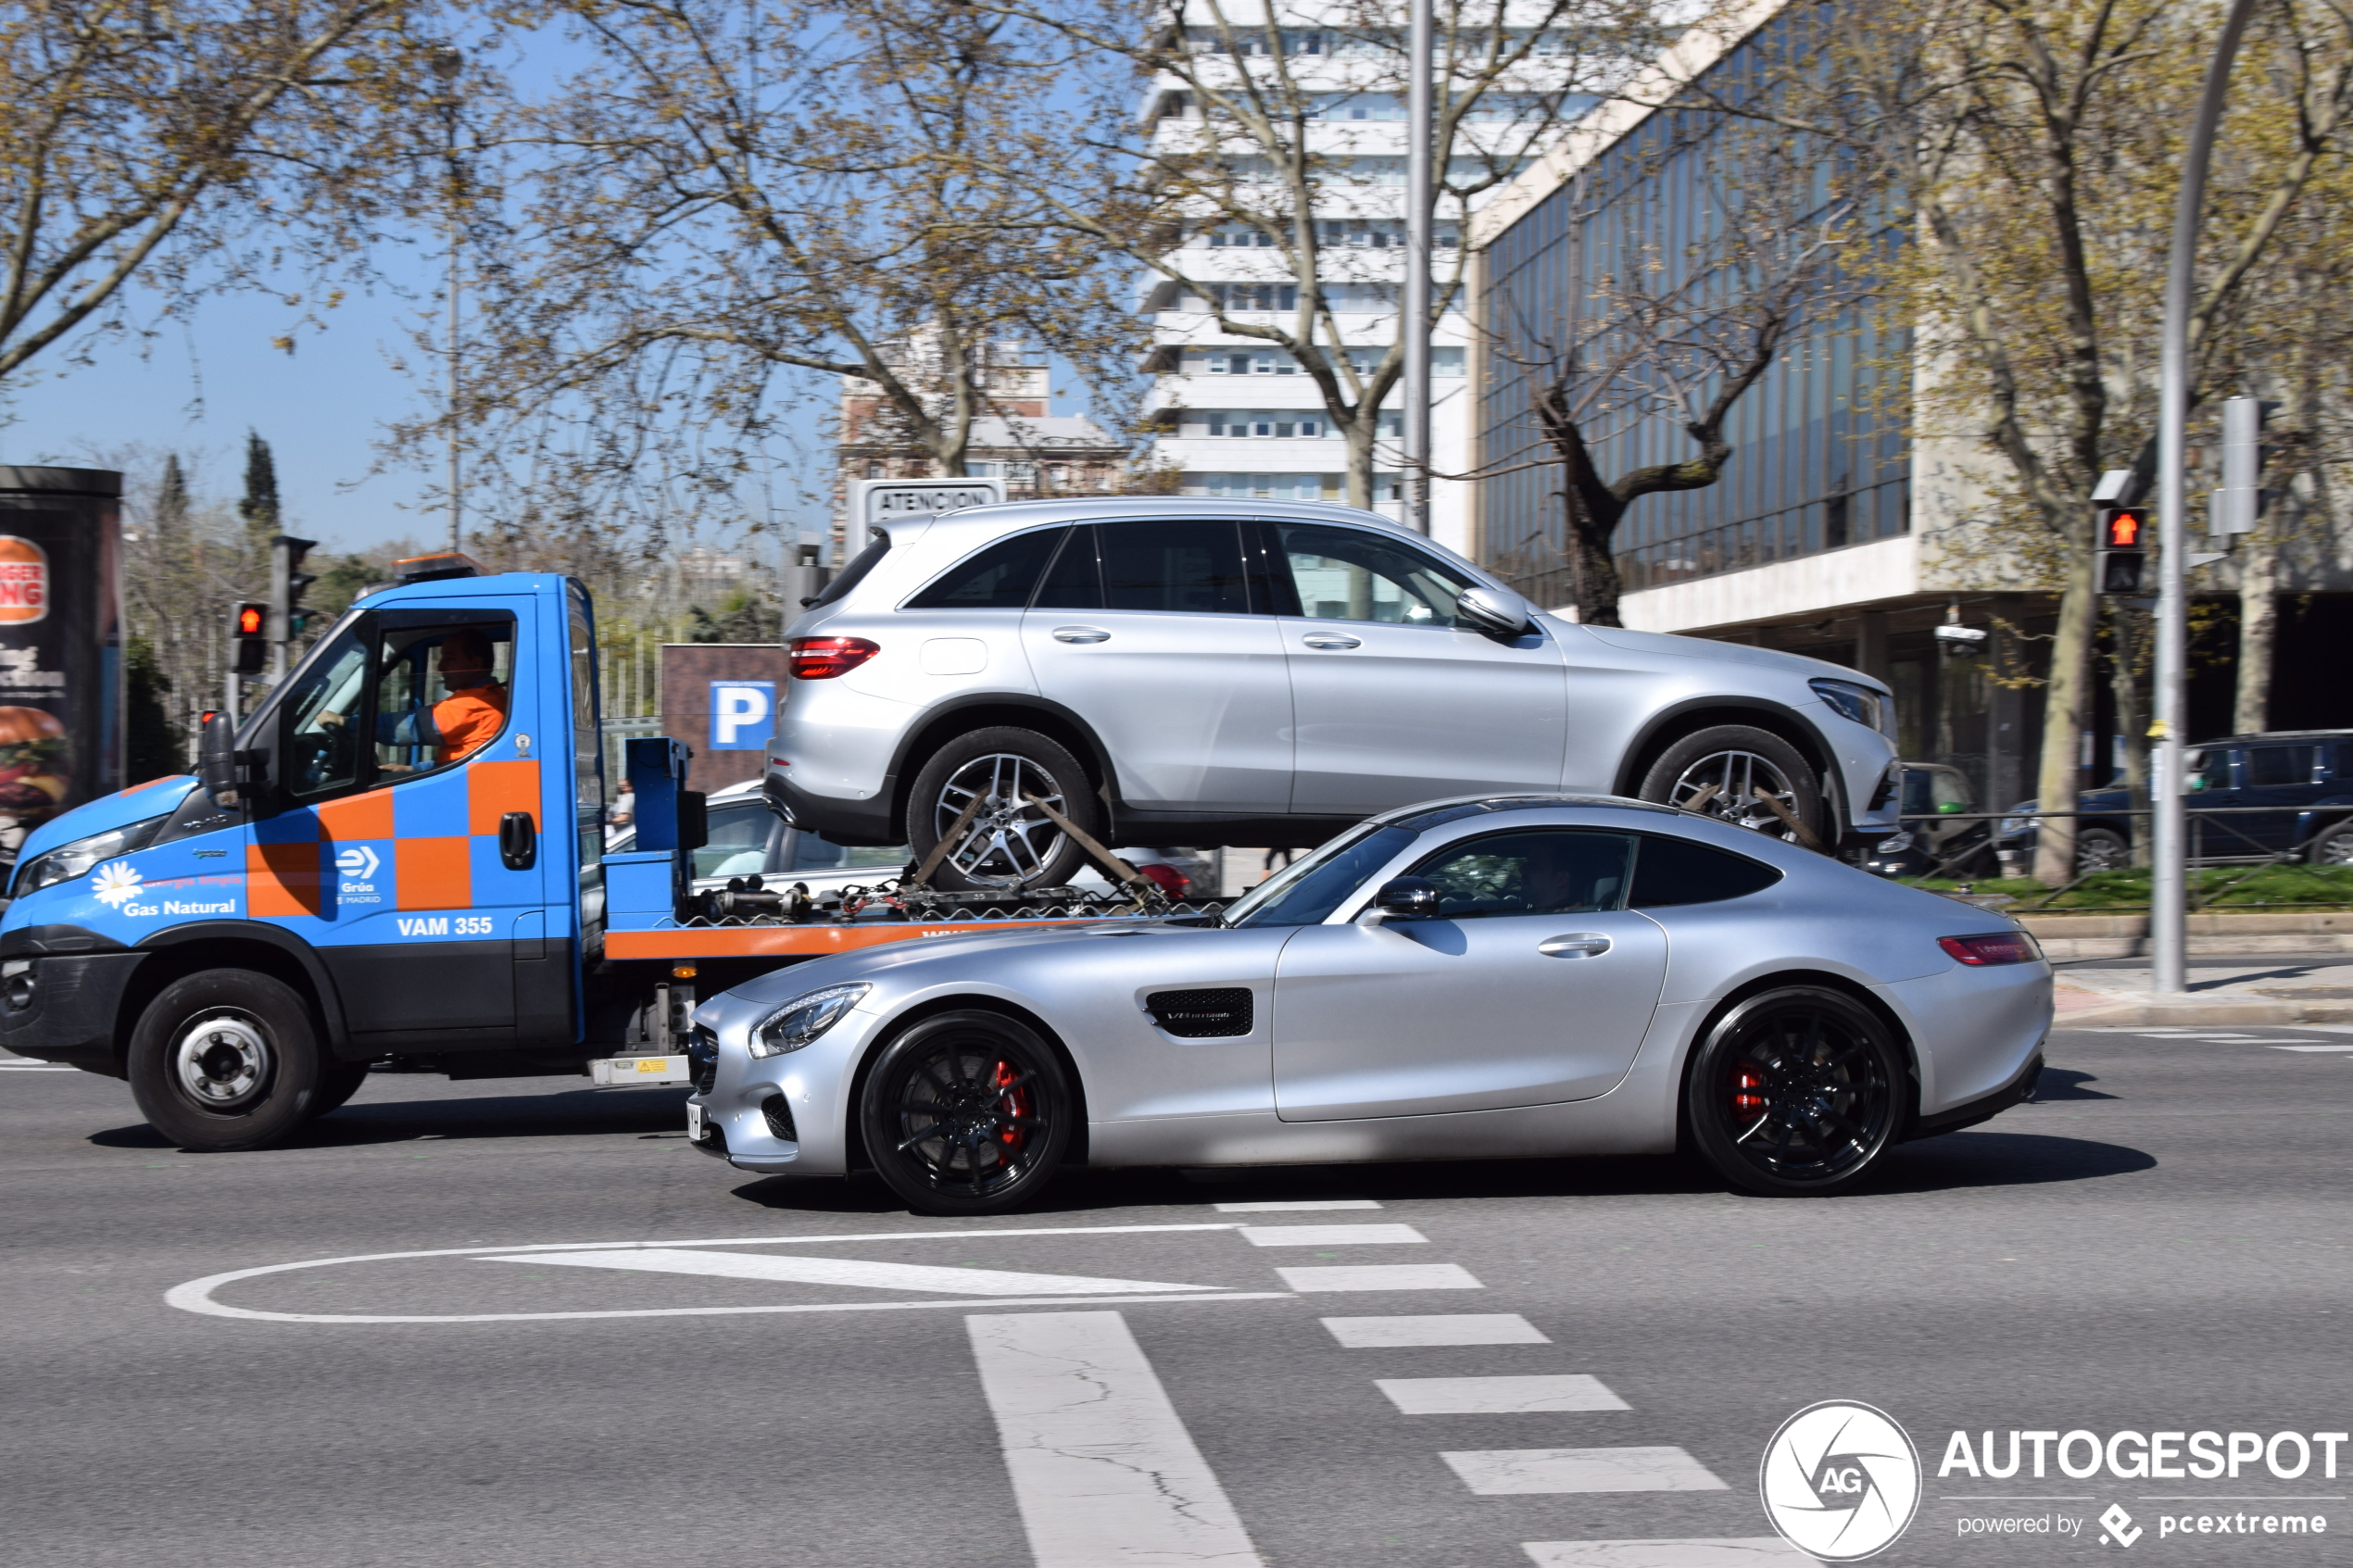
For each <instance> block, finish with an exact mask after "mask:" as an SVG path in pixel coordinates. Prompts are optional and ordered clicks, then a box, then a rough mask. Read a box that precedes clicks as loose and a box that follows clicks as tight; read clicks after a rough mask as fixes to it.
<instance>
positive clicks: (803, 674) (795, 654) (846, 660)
mask: <svg viewBox="0 0 2353 1568" xmlns="http://www.w3.org/2000/svg"><path fill="white" fill-rule="evenodd" d="M880 652H882V646H881V645H880V644H877V643H870V642H868V641H867V640H866V639H865V638H863V637H795V638H794V639H793V640H792V650H791V653H790V656H789V663H790V666H791V669H792V676H793V679H794V680H796V681H830V680H832V679H833V678H834V677H835V676H837V675H846V674H848V673H849V671H852V670H855V669H857V668H858V667H859V666H860V665H862V664H863V663H865V662H866V660H868V659H872V658H874V657H875V655H876V654H878V653H880Z"/></svg>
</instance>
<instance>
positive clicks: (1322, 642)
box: [1299, 632, 1365, 648]
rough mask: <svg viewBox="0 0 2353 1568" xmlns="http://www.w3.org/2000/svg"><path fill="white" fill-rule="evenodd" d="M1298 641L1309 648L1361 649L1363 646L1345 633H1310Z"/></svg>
mask: <svg viewBox="0 0 2353 1568" xmlns="http://www.w3.org/2000/svg"><path fill="white" fill-rule="evenodd" d="M1299 640H1300V641H1301V642H1302V643H1305V644H1306V645H1307V646H1309V647H1311V648H1361V647H1363V646H1365V645H1364V643H1363V642H1362V641H1360V640H1358V639H1357V638H1354V637H1352V636H1350V635H1349V634H1348V633H1345V632H1310V633H1308V634H1307V635H1306V636H1304V637H1302V638H1300V639H1299Z"/></svg>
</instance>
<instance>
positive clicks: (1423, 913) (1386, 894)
mask: <svg viewBox="0 0 2353 1568" xmlns="http://www.w3.org/2000/svg"><path fill="white" fill-rule="evenodd" d="M1373 908H1375V909H1378V910H1379V911H1380V912H1381V913H1382V914H1384V915H1387V916H1389V917H1390V918H1391V919H1400V918H1402V919H1405V920H1423V919H1428V918H1430V917H1432V916H1434V915H1436V914H1437V913H1438V884H1436V883H1434V882H1428V881H1425V880H1424V879H1422V878H1420V877H1417V876H1400V877H1391V878H1390V880H1389V881H1387V882H1384V883H1382V884H1380V891H1379V892H1378V893H1376V894H1374V895H1373Z"/></svg>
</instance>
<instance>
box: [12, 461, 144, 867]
mask: <svg viewBox="0 0 2353 1568" xmlns="http://www.w3.org/2000/svg"><path fill="white" fill-rule="evenodd" d="M11 480H14V481H16V483H9V481H11ZM109 482H111V484H110V483H109ZM119 485H120V480H119V479H118V478H117V476H116V475H113V474H110V473H106V474H102V473H96V472H92V471H89V470H74V469H13V470H11V469H4V468H0V869H4V868H5V867H6V865H7V864H8V863H11V862H13V861H14V859H16V854H17V850H18V848H19V846H21V845H22V844H23V843H24V840H25V836H26V835H27V834H30V833H31V831H32V830H33V829H34V828H36V827H39V826H40V825H41V824H42V823H43V822H46V821H48V820H49V819H50V818H51V817H53V816H55V815H57V813H58V812H59V811H61V810H63V809H66V808H68V807H69V806H78V805H80V804H82V802H83V801H85V800H91V799H94V798H95V797H98V796H101V795H106V794H108V793H110V792H112V791H114V790H116V789H120V787H121V786H122V784H123V780H122V776H121V774H122V766H121V757H122V740H121V734H122V723H121V701H120V689H119V688H120V683H121V677H122V664H121V647H120V621H119V618H118V614H117V608H116V591H117V590H116V572H117V563H118V558H119V545H118V541H119V538H120V523H119V507H120V502H119V501H118V500H117V498H116V496H115V495H112V494H107V491H108V490H109V489H110V488H116V487H119Z"/></svg>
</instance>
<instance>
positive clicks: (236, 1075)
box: [0, 557, 618, 1148]
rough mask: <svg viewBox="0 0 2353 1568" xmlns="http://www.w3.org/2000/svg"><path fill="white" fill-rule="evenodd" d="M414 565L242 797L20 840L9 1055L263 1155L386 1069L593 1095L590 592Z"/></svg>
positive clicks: (263, 748)
mask: <svg viewBox="0 0 2353 1568" xmlns="http://www.w3.org/2000/svg"><path fill="white" fill-rule="evenodd" d="M405 564H406V566H407V567H408V570H407V571H406V572H405V574H404V576H403V579H402V581H400V582H399V583H396V584H395V585H394V586H392V587H390V588H388V589H384V590H380V591H378V592H376V593H373V594H371V595H368V596H365V597H363V598H362V599H360V600H359V602H358V603H357V604H356V605H355V606H354V607H353V608H352V609H351V610H350V611H349V612H348V613H347V614H346V615H345V616H344V618H343V619H342V620H341V621H338V622H337V623H336V624H335V626H334V627H333V629H332V630H331V631H330V632H329V633H327V634H326V635H325V636H323V637H321V639H320V640H319V642H318V643H317V644H316V645H315V646H313V647H312V648H311V649H310V650H309V652H308V655H306V656H305V657H304V658H303V659H302V660H301V662H300V663H299V664H298V665H297V666H296V668H295V670H294V671H292V672H291V673H290V674H289V675H288V676H287V677H286V678H285V679H284V680H283V681H281V682H280V683H278V684H277V685H276V686H275V687H273V688H272V689H271V692H270V694H269V696H268V697H267V698H266V700H264V701H263V702H262V704H261V705H260V706H259V707H258V709H257V710H256V711H255V712H254V714H253V715H252V717H251V718H249V719H248V720H246V721H245V723H244V725H243V726H241V727H240V728H239V730H238V731H237V734H236V737H235V749H234V759H233V766H234V768H235V770H236V771H235V776H234V778H233V780H211V779H207V780H204V781H199V780H198V779H197V778H195V777H191V776H188V775H181V776H176V777H172V778H166V779H160V780H156V781H154V782H151V783H148V784H140V785H138V786H136V787H134V788H132V789H128V790H124V791H122V792H121V793H120V794H117V795H114V796H110V797H107V798H105V799H102V800H97V801H94V802H92V803H90V804H88V805H86V806H83V807H81V808H80V809H76V810H73V811H69V812H67V813H65V814H64V815H62V816H60V817H57V819H55V820H53V821H52V822H48V823H46V824H44V826H43V827H42V828H41V829H40V830H39V831H38V832H37V833H36V834H34V835H33V836H32V837H31V839H30V840H28V842H27V843H26V844H25V846H24V848H23V850H22V852H21V854H20V855H19V860H18V869H17V872H16V874H15V876H14V878H13V880H12V883H11V885H10V888H9V892H10V894H11V895H12V898H11V901H10V902H9V904H8V907H7V909H6V915H5V917H0V1046H6V1047H7V1048H9V1049H10V1050H13V1051H16V1052H18V1053H19V1054H22V1055H26V1056H31V1057H37V1058H41V1059H43V1060H50V1061H57V1062H66V1063H69V1064H71V1065H74V1066H77V1067H82V1068H85V1069H88V1070H89V1071H92V1072H95V1073H107V1074H109V1075H113V1076H117V1077H123V1078H127V1079H128V1080H129V1081H130V1083H131V1085H132V1090H133V1092H134V1094H135V1095H136V1096H137V1098H138V1100H139V1104H140V1108H141V1110H143V1111H145V1113H146V1115H147V1117H148V1119H149V1120H150V1121H151V1122H153V1123H155V1124H156V1125H157V1127H158V1128H159V1129H160V1130H162V1131H163V1132H164V1133H166V1134H167V1135H170V1136H171V1137H173V1138H174V1139H175V1140H176V1141H178V1142H181V1143H182V1144H183V1145H186V1146H188V1147H192V1148H247V1147H258V1146H259V1145H261V1144H265V1143H269V1142H272V1141H275V1140H276V1139H277V1138H279V1137H282V1136H283V1135H284V1134H285V1133H286V1132H287V1131H290V1130H291V1129H292V1127H293V1126H295V1125H297V1124H299V1123H301V1122H302V1121H305V1120H308V1118H309V1117H311V1116H315V1115H319V1114H321V1113H322V1112H323V1111H324V1110H330V1109H332V1108H333V1106H335V1105H339V1104H341V1103H342V1101H343V1100H344V1099H345V1098H348V1097H349V1095H350V1094H351V1093H352V1092H353V1091H354V1090H355V1089H356V1088H357V1087H358V1086H359V1082H360V1081H361V1078H362V1076H363V1075H364V1074H365V1073H366V1071H367V1068H368V1065H369V1064H370V1063H371V1061H374V1060H380V1059H382V1058H384V1057H387V1056H399V1057H405V1058H409V1059H411V1060H422V1064H424V1065H427V1066H437V1067H440V1068H442V1069H443V1070H445V1071H448V1072H450V1073H452V1074H453V1075H456V1076H469V1077H471V1076H491V1075H499V1074H504V1073H513V1072H530V1071H550V1070H556V1071H578V1070H579V1068H580V1064H581V1063H582V1061H583V1060H585V1057H586V1055H587V1054H588V1053H587V1051H586V1049H585V1039H586V1033H587V1030H586V1025H587V1022H588V1019H589V1014H590V1010H591V1008H590V1002H589V998H588V995H587V991H588V985H587V979H588V975H589V973H590V972H591V970H592V969H593V968H594V967H595V966H596V965H597V963H598V960H599V958H600V956H601V947H602V942H603V935H604V933H603V929H602V923H603V907H604V900H603V875H604V871H603V865H602V861H601V853H600V851H601V847H602V843H603V817H604V798H605V796H604V782H603V778H602V774H601V766H602V758H601V747H600V745H599V731H598V723H597V716H598V714H597V693H596V689H595V671H596V651H595V625H594V621H593V616H592V611H591V607H590V603H589V598H588V595H587V593H586V592H585V589H583V588H582V587H581V585H580V584H578V583H574V582H572V581H570V580H568V579H565V578H561V577H554V576H545V575H523V574H503V575H497V576H482V575H479V574H477V572H476V571H475V569H474V568H473V567H472V563H471V562H467V561H465V560H464V559H463V558H458V557H443V558H425V559H423V560H422V561H418V562H410V563H405ZM484 665H486V666H487V668H486V669H484V668H483V666H484ZM224 738H225V737H224ZM221 784H225V785H227V786H228V787H208V785H221ZM616 1033H618V1032H617V1031H616Z"/></svg>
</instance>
